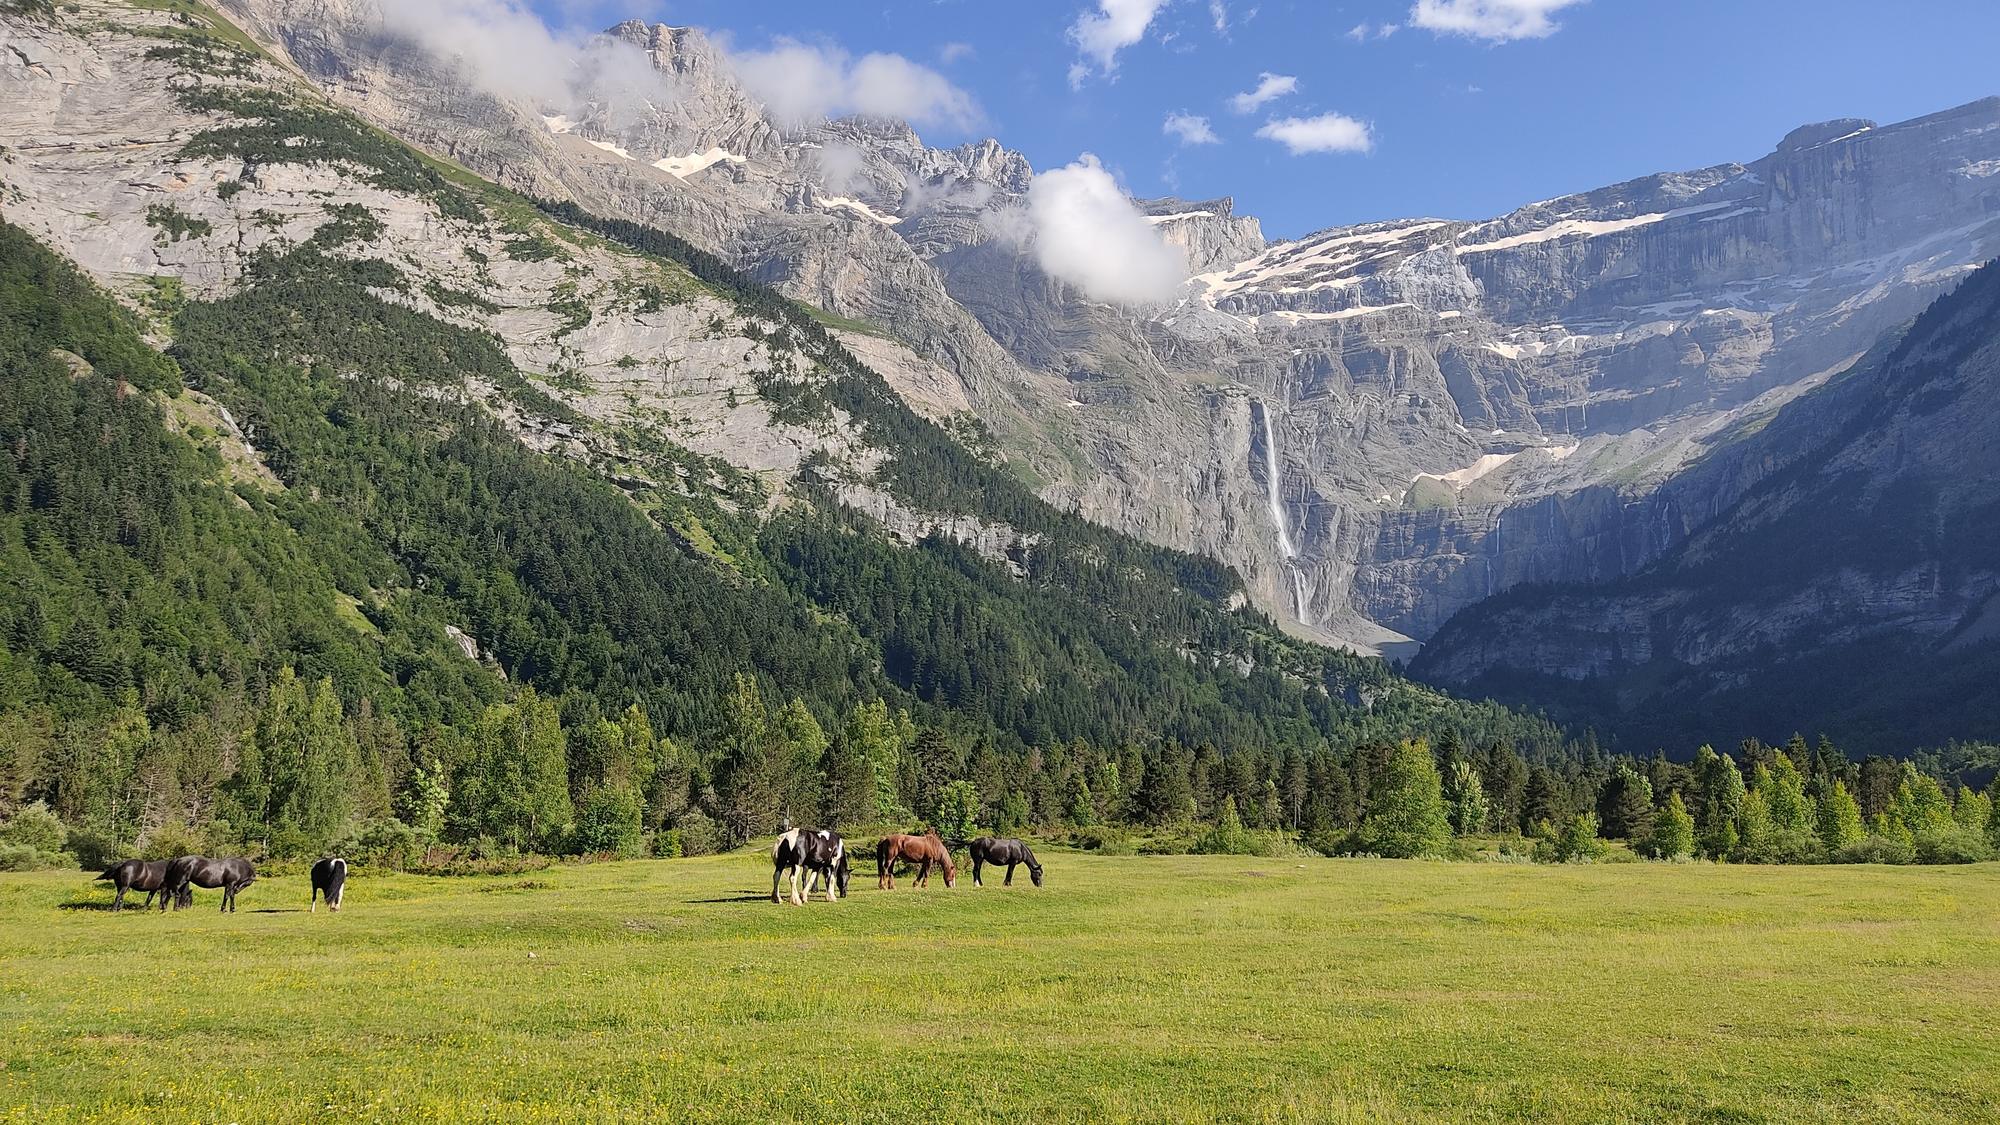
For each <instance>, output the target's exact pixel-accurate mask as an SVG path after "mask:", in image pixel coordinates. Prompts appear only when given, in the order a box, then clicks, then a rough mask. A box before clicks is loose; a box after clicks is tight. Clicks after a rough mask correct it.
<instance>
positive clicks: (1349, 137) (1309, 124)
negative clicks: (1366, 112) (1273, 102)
mask: <svg viewBox="0 0 2000 1125" xmlns="http://www.w3.org/2000/svg"><path fill="white" fill-rule="evenodd" d="M1257 135H1258V136H1260V137H1263V138H1265V139H1266V140H1272V141H1277V142H1278V143H1279V144H1282V145H1284V146H1285V147H1286V148H1288V149H1290V150H1291V152H1292V155H1293V156H1302V155H1304V154H1306V153H1309V152H1368V151H1370V150H1371V149H1373V148H1374V147H1375V136H1374V133H1373V132H1372V131H1371V130H1370V129H1369V128H1368V126H1367V125H1365V124H1363V123H1361V122H1359V121H1356V120H1355V119H1354V118H1352V117H1348V116H1345V115H1343V114H1339V113H1323V114H1320V115H1319V116H1318V117H1285V118H1280V119H1279V120H1276V121H1271V122H1268V123H1266V124H1265V126H1264V127H1263V128H1262V129H1259V130H1257Z"/></svg>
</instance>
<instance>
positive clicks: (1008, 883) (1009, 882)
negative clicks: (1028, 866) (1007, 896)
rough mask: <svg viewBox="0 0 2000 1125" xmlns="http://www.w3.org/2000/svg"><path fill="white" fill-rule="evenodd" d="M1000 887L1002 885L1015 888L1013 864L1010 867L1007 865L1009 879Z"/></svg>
mask: <svg viewBox="0 0 2000 1125" xmlns="http://www.w3.org/2000/svg"><path fill="white" fill-rule="evenodd" d="M1000 885H1001V886H1003V887H1011V886H1013V885H1014V865H1013V864H1011V863H1010V864H1008V865H1007V878H1006V879H1005V880H1003V881H1002V882H1001V884H1000Z"/></svg>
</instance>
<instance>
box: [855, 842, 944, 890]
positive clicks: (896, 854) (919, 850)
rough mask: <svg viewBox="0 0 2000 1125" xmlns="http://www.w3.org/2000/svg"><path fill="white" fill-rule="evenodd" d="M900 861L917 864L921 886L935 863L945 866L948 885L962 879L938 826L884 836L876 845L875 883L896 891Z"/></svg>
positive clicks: (918, 881) (926, 881) (927, 880)
mask: <svg viewBox="0 0 2000 1125" xmlns="http://www.w3.org/2000/svg"><path fill="white" fill-rule="evenodd" d="M898 863H914V864H916V865H917V886H919V887H921V886H924V885H926V884H927V883H928V882H929V880H930V877H931V866H932V865H933V864H935V865H937V866H940V867H943V868H944V885H945V886H947V887H949V886H951V885H952V884H953V883H955V882H957V881H958V867H957V865H956V864H954V863H952V861H951V849H950V848H947V847H945V846H944V841H943V840H941V839H939V838H938V834H937V829H935V828H933V829H930V830H929V831H927V832H925V833H924V834H923V835H921V836H906V835H901V834H891V835H888V836H884V837H882V840H881V842H880V843H877V844H876V845H875V885H876V886H878V887H880V888H882V889H883V890H889V891H893V890H895V889H896V865H897V864H898Z"/></svg>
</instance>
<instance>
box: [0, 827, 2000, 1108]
mask: <svg viewBox="0 0 2000 1125" xmlns="http://www.w3.org/2000/svg"><path fill="white" fill-rule="evenodd" d="M1044 859H1045V860H1046V861H1047V863H1048V873H1049V875H1048V885H1047V886H1046V887H1045V888H1043V889H1042V890H1040V891H1037V890H1035V889H1033V888H1031V887H1027V886H1025V885H1016V886H1015V887H1013V888H1011V889H1005V890H1003V889H1001V888H999V887H998V886H997V885H992V884H989V885H988V886H987V887H986V888H984V889H974V888H973V887H972V886H971V885H970V883H969V881H961V882H960V884H959V886H958V887H957V888H955V889H951V890H946V889H944V888H943V886H942V884H940V883H936V882H934V883H933V885H932V887H931V888H930V889H929V890H927V891H912V890H904V889H898V890H897V891H894V892H881V891H877V890H875V889H874V886H873V880H872V878H871V877H870V876H869V874H868V873H866V872H863V873H861V874H860V877H859V879H858V880H857V885H856V890H855V893H854V894H853V895H852V897H850V898H849V899H847V900H846V901H843V902H840V903H837V904H832V905H829V904H827V903H825V902H824V901H818V902H814V903H812V904H811V905H810V906H809V907H807V908H805V909H794V908H792V907H790V906H785V907H778V906H773V905H771V904H770V903H769V902H767V901H762V900H761V896H762V895H764V894H766V893H768V890H769V865H768V863H767V862H766V861H765V860H764V859H763V857H762V856H761V855H756V854H748V853H737V854H732V855H725V856H720V857H713V858H709V859H703V860H688V861H679V862H673V863H628V864H602V865H593V866H587V867H558V868H553V869H550V870H547V871H541V872H533V873H530V874H527V875H517V876H509V877H505V878H465V879H426V878H419V877H389V878H360V879H356V880H355V881H353V882H352V883H351V884H350V887H349V892H348V906H347V909H346V910H345V911H344V912H343V913H341V914H340V915H338V916H331V915H329V914H327V913H326V912H325V911H323V910H322V911H321V912H320V913H319V914H317V915H308V914H306V913H305V912H304V909H303V908H304V903H305V898H306V885H305V881H304V879H303V877H301V876H297V875H293V876H288V877H283V878H266V879H265V880H264V881H261V882H259V883H257V884H256V885H255V886H253V887H252V888H250V889H249V890H248V891H246V892H244V894H243V898H242V912H241V913H238V914H235V915H233V916H219V915H217V914H216V913H215V912H214V904H215V895H214V893H213V892H206V893H204V894H203V897H202V900H201V902H200V903H199V904H198V908H197V909H196V910H193V911H188V912H182V913H178V914H169V915H167V916H164V917H162V916H160V915H158V914H152V915H141V914H138V913H129V914H127V915H125V916H122V917H114V916H112V915H110V914H107V913H102V912H101V911H100V910H99V909H98V907H101V906H102V904H104V903H106V902H108V900H109V897H110V895H109V891H108V890H105V889H103V888H102V886H101V885H100V886H99V887H97V888H90V887H87V886H85V885H84V884H82V883H81V882H80V881H79V879H78V878H77V876H75V875H73V874H72V875H28V876H17V875H9V876H0V965H3V966H5V968H4V969H0V980H4V983H5V987H4V989H0V1023H4V1026H6V1027H7V1028H8V1029H9V1032H10V1034H9V1035H8V1036H7V1037H6V1038H5V1041H4V1042H5V1045H4V1046H0V1064H4V1065H0V1115H9V1116H10V1119H18V1120H34V1121H44V1122H55V1121H80V1120H93V1121H142V1120H143V1121H152V1120H161V1119H173V1120H182V1119H187V1120H220V1121H239V1122H264V1121H287V1122H292V1121H314V1120H327V1121H335V1120H339V1121H346V1120H357V1119H361V1120H371V1119H377V1118H379V1119H382V1120H405V1121H501V1120H505V1121H574V1120H584V1119H588V1120H594V1121H647V1120H660V1119H674V1120H728V1121H735V1120H747V1119H759V1120H813V1121H845V1120H895V1121H916V1120H933V1121H964V1120H1020V1121H1048V1120H1081V1119H1106V1118H1114V1119H1115V1118H1123V1119H1145V1120H1232V1121H1260V1120H1353V1121H1364V1120H1365V1121H1408V1120H1438V1119H1461V1120H1513V1119H1526V1120H1537V1121H1544V1122H1551V1121H1591V1122H1603V1121H1635V1122H1636V1121H1646V1122H1654V1121H1665V1120H1676V1121H1678V1120H1687V1121H1773V1122H1792V1121H1826V1122H1834V1121H1838V1122H1843V1123H1851V1122H1916V1121H1923V1122H1940V1121H1991V1120H1994V1118H1995V1112H1996V1111H1995V1107H1994V1103H1993V1101H1992V1093H1993V1091H1992V1084H1991V1075H1992V1073H1993V1069H1994V1062H1995V1059H1996V1057H2000V1027H1996V1026H1995V1024H1994V1022H1993V1020H1992V1019H1991V1014H1992V1012H1994V1011H1995V1010H1996V1009H2000V968H1996V966H2000V927H1996V924H1995V921H1994V919H1995V918H1996V917H2000V867H1996V866H1994V865H1990V864H1989V865H1984V866H1978V867H1968V868H1956V869H1949V870H1915V869H1895V870H1891V869H1882V868H1872V869H1869V868H1817V869H1812V870H1805V871H1799V870H1792V871H1778V870H1774V869H1757V868H1740V867H1717V866H1710V865H1666V866H1663V865H1644V866H1641V865H1630V864H1625V865H1618V864H1613V865H1600V866H1591V867H1569V868H1532V867H1516V866H1505V865H1494V864H1487V865H1477V864H1438V863H1430V864H1411V863H1394V862H1383V861H1366V860H1350V861H1332V860H1278V859H1264V860H1245V859H1226V858H1172V859H1168V858H1136V859H1134V858H1128V859H1111V858H1093V857H1085V856H1077V855H1067V854H1049V855H1045V856H1044ZM1021 884H1025V878H1024V879H1023V880H1022V881H1021Z"/></svg>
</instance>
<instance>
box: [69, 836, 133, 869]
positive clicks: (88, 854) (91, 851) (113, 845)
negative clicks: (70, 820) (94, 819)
mask: <svg viewBox="0 0 2000 1125" xmlns="http://www.w3.org/2000/svg"><path fill="white" fill-rule="evenodd" d="M69 850H70V852H71V854H73V855H75V856H76V861H77V863H78V864H80V865H81V866H82V867H83V868H84V870H86V871H102V870H104V869H105V868H107V867H109V866H111V865H112V864H114V863H117V862H118V861H119V860H121V859H124V858H126V857H125V855H124V851H125V849H124V847H123V846H122V845H120V844H119V842H118V838H117V837H115V836H113V835H112V834H110V833H109V832H100V831H98V830H96V829H94V828H72V829H70V833H69Z"/></svg>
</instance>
